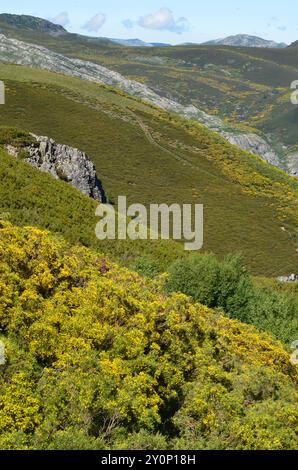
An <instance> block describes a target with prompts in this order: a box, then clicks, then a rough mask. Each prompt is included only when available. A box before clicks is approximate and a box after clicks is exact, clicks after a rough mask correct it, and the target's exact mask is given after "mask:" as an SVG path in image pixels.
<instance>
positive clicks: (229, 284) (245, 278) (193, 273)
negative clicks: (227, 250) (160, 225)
mask: <svg viewBox="0 0 298 470" xmlns="http://www.w3.org/2000/svg"><path fill="white" fill-rule="evenodd" d="M251 288H252V284H251V281H250V278H249V275H248V273H247V271H246V269H245V268H244V267H243V264H242V260H241V258H240V257H238V256H230V257H228V258H227V259H226V260H225V261H223V262H220V261H219V260H218V259H217V258H216V256H215V255H213V254H204V255H202V256H190V257H189V258H186V259H182V260H178V261H176V262H174V263H173V265H172V266H171V267H170V269H169V279H168V281H167V283H166V290H167V292H182V293H184V294H186V295H189V296H191V297H192V298H193V299H194V300H195V301H196V302H200V303H202V304H204V305H207V306H208V307H212V308H215V307H221V308H223V309H224V310H225V311H226V312H229V314H231V315H232V316H233V315H236V314H237V315H239V314H241V312H245V311H246V308H247V305H248V302H249V297H250V291H251Z"/></svg>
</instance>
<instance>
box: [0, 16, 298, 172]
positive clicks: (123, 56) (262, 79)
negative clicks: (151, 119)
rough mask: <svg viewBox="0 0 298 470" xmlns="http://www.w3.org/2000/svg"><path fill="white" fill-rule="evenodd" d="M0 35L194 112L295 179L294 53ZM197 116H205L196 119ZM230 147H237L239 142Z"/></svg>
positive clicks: (4, 27)
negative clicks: (116, 76) (104, 71)
mask: <svg viewBox="0 0 298 470" xmlns="http://www.w3.org/2000/svg"><path fill="white" fill-rule="evenodd" d="M0 29H1V31H2V32H3V33H4V34H6V35H7V36H8V37H11V38H17V39H20V40H22V41H26V42H29V43H34V44H39V45H42V46H45V47H46V48H48V49H50V50H52V51H55V52H59V53H61V54H64V55H65V56H67V57H71V58H78V59H80V60H85V61H91V62H93V63H97V64H99V65H103V66H105V67H108V68H109V69H111V70H114V71H117V72H120V73H121V74H122V75H123V76H124V77H126V78H129V79H133V80H136V81H138V82H140V83H142V84H145V85H147V86H148V87H150V88H151V89H152V90H153V91H154V92H155V93H157V94H158V95H161V97H163V98H167V99H169V100H175V101H176V102H177V103H179V104H180V105H183V106H185V107H187V108H189V107H190V105H191V106H195V107H196V109H198V110H200V113H199V114H200V116H199V120H201V122H203V123H205V124H206V125H208V126H209V127H212V128H214V127H218V126H219V127H220V128H222V129H221V130H222V131H223V132H222V134H223V135H225V133H224V131H225V129H224V128H225V127H226V128H227V130H229V129H230V132H232V134H235V133H236V134H238V133H239V132H242V133H243V132H244V133H245V132H246V133H249V135H248V136H243V139H244V141H243V145H240V146H241V148H245V149H247V147H246V145H247V140H249V141H251V143H250V144H249V147H250V148H249V150H250V151H252V152H254V153H257V154H259V155H262V156H263V155H264V154H266V153H267V154H268V158H266V159H267V160H270V161H271V160H272V161H273V162H274V164H276V163H275V162H276V161H277V162H278V163H277V166H279V167H280V168H283V169H287V168H288V171H289V172H290V173H291V174H296V173H297V172H298V161H297V148H296V146H297V144H298V141H297V137H296V127H297V119H298V118H297V107H295V106H293V105H292V103H291V102H290V94H291V90H290V84H291V83H292V82H293V81H294V80H296V79H297V74H298V61H297V54H296V53H295V48H294V47H293V48H282V49H275V48H274V49H272V48H257V47H250V48H247V47H246V48H243V47H237V49H235V48H231V47H227V46H223V45H218V46H207V45H203V46H196V45H193V46H185V45H184V46H176V47H172V46H171V47H145V48H144V47H140V48H137V47H136V48H133V49H132V48H131V47H123V46H121V45H119V44H115V43H113V42H111V41H107V40H105V39H104V38H88V37H84V36H79V35H75V34H70V33H68V34H67V35H65V36H63V40H61V38H55V37H52V36H49V35H48V34H46V33H42V32H40V31H32V30H30V31H28V30H27V29H26V28H23V29H22V28H16V27H13V26H11V25H9V24H7V23H6V22H4V21H2V22H1V20H0ZM18 63H20V62H18ZM126 91H128V90H126ZM227 95H228V96H229V99H227ZM203 112H204V113H207V115H205V116H202V113H203ZM219 119H220V124H219ZM214 124H215V125H214ZM251 133H253V136H252V135H251ZM227 137H228V139H229V135H227ZM240 137H241V136H240ZM260 139H262V140H261V141H260ZM231 141H234V139H233V138H232V139H231ZM237 142H241V139H240V138H239V136H238V137H237ZM264 146H265V148H264ZM272 155H273V157H272Z"/></svg>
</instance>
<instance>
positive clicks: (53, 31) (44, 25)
mask: <svg viewBox="0 0 298 470" xmlns="http://www.w3.org/2000/svg"><path fill="white" fill-rule="evenodd" d="M1 23H2V24H3V25H7V26H8V27H13V28H17V29H24V30H27V31H38V32H40V33H45V34H49V35H53V36H61V35H64V34H67V31H66V29H65V28H63V26H60V25H58V24H54V23H52V22H51V21H47V20H44V19H42V18H37V17H35V16H28V15H10V14H7V13H2V14H0V24H1Z"/></svg>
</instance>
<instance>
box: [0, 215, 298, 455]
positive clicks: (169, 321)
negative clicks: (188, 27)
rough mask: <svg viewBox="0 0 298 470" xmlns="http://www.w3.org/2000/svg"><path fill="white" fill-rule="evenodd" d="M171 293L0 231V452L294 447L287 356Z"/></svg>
mask: <svg viewBox="0 0 298 470" xmlns="http://www.w3.org/2000/svg"><path fill="white" fill-rule="evenodd" d="M103 265H104V269H103ZM162 282H164V276H161V278H160V280H159V281H158V280H155V281H150V280H148V279H145V278H142V277H140V276H139V275H137V274H135V273H133V272H131V271H128V270H126V269H124V268H120V267H119V266H117V265H115V264H113V263H111V262H109V260H106V259H105V260H104V264H103V257H102V255H98V254H95V253H93V252H92V251H90V250H88V249H85V248H82V247H71V246H68V245H67V244H66V243H65V242H64V241H63V240H62V239H57V238H55V237H53V236H51V235H50V234H48V233H46V232H44V231H41V230H38V229H35V228H17V227H14V226H12V225H10V224H9V223H7V222H3V223H1V229H0V328H1V330H0V331H1V334H0V339H1V340H2V341H3V342H4V344H5V347H6V363H5V365H4V366H0V448H3V449H11V448H17V449H18V448H21V449H30V448H32V449H36V448H69V446H70V444H69V436H72V437H71V440H72V442H75V445H76V447H77V448H98V449H102V448H115V447H117V448H119V447H120V448H125V447H127V446H130V445H131V444H130V443H131V442H132V441H133V442H134V445H136V446H137V447H138V446H139V447H142V446H143V444H142V443H143V442H144V440H145V441H146V442H147V445H150V442H151V443H152V444H151V445H152V447H154V448H158V447H167V448H183V447H184V448H186V447H188V448H193V449H194V448H198V449H199V448H206V449H211V448H218V449H228V448H231V449H263V448H266V449H293V448H297V435H298V429H297V423H298V409H297V398H298V396H297V378H298V371H297V368H296V367H295V366H294V365H292V364H291V362H290V357H289V354H288V353H287V352H286V351H285V350H284V349H283V347H282V346H281V345H280V344H279V343H278V342H276V341H275V340H273V339H272V338H271V337H270V336H269V335H266V334H261V333H259V332H258V331H257V330H256V329H254V328H253V327H251V326H247V325H243V324H241V323H239V322H238V321H235V320H230V319H228V318H226V317H224V316H222V315H221V314H219V313H218V312H215V311H212V310H210V309H208V308H207V307H204V306H202V305H199V304H194V303H192V302H191V301H190V299H189V298H187V297H186V296H184V295H182V294H173V295H171V296H165V294H164V293H163V290H162V289H161V288H160V287H161V283H162ZM144 433H145V435H146V439H145V438H144ZM138 436H139V437H138ZM140 436H142V438H141V437H140ZM138 442H139V444H138Z"/></svg>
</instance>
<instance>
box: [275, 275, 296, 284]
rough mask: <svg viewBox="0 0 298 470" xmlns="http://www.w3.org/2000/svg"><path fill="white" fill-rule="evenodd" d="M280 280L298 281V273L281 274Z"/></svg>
mask: <svg viewBox="0 0 298 470" xmlns="http://www.w3.org/2000/svg"><path fill="white" fill-rule="evenodd" d="M277 280H278V281H279V282H283V283H286V282H298V274H291V275H290V276H280V277H278V278H277Z"/></svg>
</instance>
